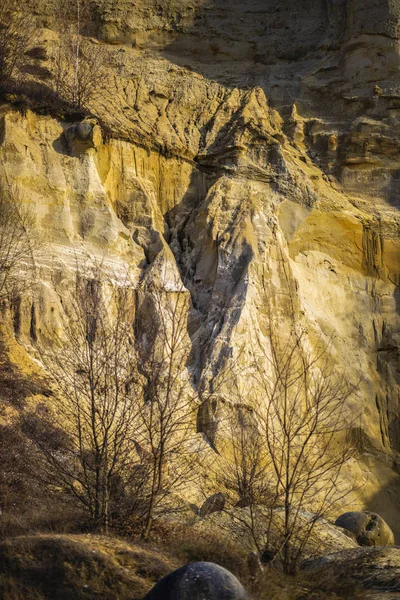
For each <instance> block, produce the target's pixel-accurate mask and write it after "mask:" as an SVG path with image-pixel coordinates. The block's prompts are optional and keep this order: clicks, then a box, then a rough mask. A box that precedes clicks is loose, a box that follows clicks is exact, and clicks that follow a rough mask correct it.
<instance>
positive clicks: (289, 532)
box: [255, 324, 357, 574]
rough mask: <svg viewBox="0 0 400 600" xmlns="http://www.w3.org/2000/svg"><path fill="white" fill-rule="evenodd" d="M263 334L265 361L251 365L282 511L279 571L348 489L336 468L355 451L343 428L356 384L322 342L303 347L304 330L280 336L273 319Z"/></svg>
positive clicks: (288, 568)
mask: <svg viewBox="0 0 400 600" xmlns="http://www.w3.org/2000/svg"><path fill="white" fill-rule="evenodd" d="M268 338H269V339H268V341H269V351H267V350H266V351H265V356H264V358H265V359H267V366H268V368H267V369H266V368H265V362H264V365H263V366H261V364H260V363H256V368H255V379H256V384H257V385H258V386H259V389H260V398H259V400H260V402H259V403H257V404H258V406H259V408H258V409H257V416H258V419H259V421H260V423H261V426H262V430H263V435H264V439H265V444H266V448H267V450H268V455H269V463H270V467H271V471H272V474H273V479H274V497H275V498H276V502H277V503H279V505H280V506H282V508H283V518H280V516H279V515H276V518H275V517H274V523H273V528H274V530H275V536H276V535H277V536H278V540H279V543H278V549H279V555H280V556H281V560H282V564H283V569H284V572H285V573H288V574H292V573H295V572H296V571H297V569H298V565H299V562H300V559H301V557H302V556H303V554H304V551H305V549H306V547H307V544H308V543H309V541H310V538H311V535H312V533H313V530H314V527H315V524H316V523H317V522H318V521H319V520H320V519H321V518H323V517H326V516H327V515H329V514H330V513H331V512H332V511H333V510H334V509H335V507H337V506H338V505H339V504H340V503H341V502H343V501H344V499H345V498H346V496H348V494H349V493H350V492H351V491H353V488H352V487H350V488H349V486H346V485H343V482H341V474H342V471H343V467H344V465H345V464H346V463H347V462H348V461H349V460H350V459H351V458H352V457H353V456H354V450H353V448H352V447H351V445H349V443H348V440H347V438H346V430H347V429H348V428H349V427H350V426H351V423H354V421H355V418H356V417H355V416H354V415H353V414H351V410H350V407H349V404H348V401H349V398H350V397H351V396H352V394H354V392H355V391H356V388H357V384H352V383H350V382H349V381H348V380H346V379H345V378H344V376H342V375H340V373H336V372H335V369H334V367H333V366H332V365H331V364H330V362H329V357H328V350H327V348H326V347H324V348H323V349H322V350H321V351H320V352H317V353H315V352H312V351H311V350H308V349H307V343H306V339H305V335H304V333H303V332H300V333H298V332H297V331H296V329H295V328H294V329H293V330H292V331H291V332H290V333H289V334H288V336H287V337H286V339H285V337H284V336H282V333H281V334H280V337H279V336H278V334H277V329H276V328H274V327H273V326H272V324H271V327H270V331H269V336H268ZM260 347H263V346H262V345H261V344H260ZM305 513H306V514H305ZM305 517H306V518H305ZM275 544H276V541H275Z"/></svg>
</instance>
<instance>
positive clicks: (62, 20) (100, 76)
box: [52, 0, 106, 108]
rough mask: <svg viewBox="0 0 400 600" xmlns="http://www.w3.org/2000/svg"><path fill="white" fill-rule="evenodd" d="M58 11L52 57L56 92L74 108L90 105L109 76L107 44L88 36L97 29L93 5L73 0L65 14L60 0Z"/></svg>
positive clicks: (102, 88)
mask: <svg viewBox="0 0 400 600" xmlns="http://www.w3.org/2000/svg"><path fill="white" fill-rule="evenodd" d="M56 12H57V23H58V24H59V25H61V27H60V31H59V34H60V36H59V40H58V42H57V43H56V44H55V46H54V48H53V57H52V62H53V70H54V75H55V77H54V79H55V91H56V93H57V94H58V96H59V97H60V98H61V99H63V100H65V101H66V102H68V103H69V104H71V106H73V107H74V108H88V105H89V104H90V102H92V101H93V100H95V99H96V97H98V96H99V95H100V94H101V93H102V91H104V87H105V86H104V79H105V76H106V72H105V69H104V64H105V62H106V53H105V50H104V47H102V46H101V45H100V44H98V43H95V42H94V41H93V40H90V39H88V37H85V36H89V35H91V34H93V32H94V17H93V15H92V12H91V6H90V3H89V2H87V1H86V2H85V1H84V0H74V1H73V2H72V3H71V6H70V10H69V11H68V13H66V11H65V7H64V4H63V3H61V2H60V4H59V5H58V9H57V11H56Z"/></svg>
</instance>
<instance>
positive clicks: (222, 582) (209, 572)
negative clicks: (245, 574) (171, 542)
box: [143, 562, 248, 600]
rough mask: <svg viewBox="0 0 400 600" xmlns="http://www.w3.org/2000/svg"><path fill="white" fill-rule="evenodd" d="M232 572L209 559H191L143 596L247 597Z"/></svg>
mask: <svg viewBox="0 0 400 600" xmlns="http://www.w3.org/2000/svg"><path fill="white" fill-rule="evenodd" d="M247 599H248V595H247V593H246V591H245V589H244V588H243V586H242V585H241V583H240V582H239V581H238V579H236V577H235V576H234V575H232V573H230V572H229V571H227V569H224V568H223V567H220V566H219V565H216V564H214V563H208V562H197V563H191V564H189V565H186V566H185V567H182V568H180V569H178V570H177V571H174V572H173V573H170V574H169V575H167V576H166V577H164V578H163V579H161V581H159V582H158V583H157V584H156V585H155V586H154V588H153V589H152V590H151V591H150V592H149V593H148V594H147V596H145V597H144V599H143V600H247Z"/></svg>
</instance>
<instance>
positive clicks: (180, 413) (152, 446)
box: [137, 286, 198, 539]
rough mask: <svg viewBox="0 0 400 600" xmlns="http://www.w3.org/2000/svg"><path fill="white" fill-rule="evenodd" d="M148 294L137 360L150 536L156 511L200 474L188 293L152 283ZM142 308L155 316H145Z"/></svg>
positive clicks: (145, 532)
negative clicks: (141, 380)
mask: <svg viewBox="0 0 400 600" xmlns="http://www.w3.org/2000/svg"><path fill="white" fill-rule="evenodd" d="M144 297H145V298H146V300H145V303H146V305H145V306H142V310H141V311H139V313H138V319H139V321H138V342H137V343H138V362H139V370H140V373H141V375H142V376H143V378H144V394H143V403H142V405H141V410H140V414H139V422H140V427H139V431H140V433H139V436H138V440H139V442H140V445H141V447H142V448H143V449H144V450H145V452H146V454H147V465H148V477H149V485H148V489H147V494H146V498H145V503H144V507H145V510H144V525H143V531H142V535H143V537H144V538H145V539H147V538H148V537H149V535H150V532H151V529H152V527H153V522H154V518H155V515H156V514H157V515H159V514H160V513H162V512H165V511H166V510H168V501H169V499H170V497H171V495H172V494H178V493H179V491H181V490H182V488H185V487H186V486H188V485H189V483H190V480H191V479H193V478H194V477H195V476H196V475H195V468H194V462H195V457H196V443H195V420H196V411H197V409H198V402H196V398H197V396H196V393H195V392H194V390H193V388H192V386H191V382H190V377H189V374H188V370H187V363H188V359H189V356H190V351H191V344H190V339H189V338H188V334H187V318H188V308H189V302H190V300H189V299H188V294H187V293H184V291H182V292H167V291H162V290H161V289H159V288H156V287H154V286H151V287H150V288H149V287H148V288H147V289H146V290H145V296H144ZM143 310H145V311H146V312H147V314H148V315H149V314H150V315H151V322H149V320H148V318H147V320H146V321H145V322H144V321H143V320H142V321H140V319H141V317H143Z"/></svg>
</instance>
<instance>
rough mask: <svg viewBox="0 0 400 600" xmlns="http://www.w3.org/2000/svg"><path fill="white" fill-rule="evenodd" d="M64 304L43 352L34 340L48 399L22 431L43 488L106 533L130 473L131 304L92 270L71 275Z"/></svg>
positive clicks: (125, 288) (125, 292)
mask: <svg viewBox="0 0 400 600" xmlns="http://www.w3.org/2000/svg"><path fill="white" fill-rule="evenodd" d="M66 300H67V301H66V302H64V306H65V307H66V313H65V315H64V318H63V319H62V333H60V334H59V335H57V333H56V332H54V331H50V332H47V333H48V335H49V337H53V340H52V342H51V343H47V346H46V345H45V343H44V342H43V341H42V342H41V340H38V350H39V354H40V357H41V359H42V361H43V363H44V366H45V368H46V371H47V373H48V374H49V376H50V379H51V381H52V387H53V391H54V397H53V399H52V402H51V406H49V407H47V408H44V407H42V409H40V407H39V412H37V413H36V415H34V416H32V415H31V416H30V419H29V420H28V421H27V423H26V429H27V431H28V433H29V434H30V436H31V438H32V439H33V441H34V442H35V443H36V445H37V446H38V447H39V449H40V450H41V452H42V455H43V456H44V458H45V461H46V464H47V477H48V482H49V483H50V484H51V485H52V486H58V487H60V488H61V489H63V490H65V491H66V492H67V493H68V494H69V495H70V496H71V497H72V498H74V499H75V500H76V501H77V502H78V503H79V504H80V505H81V506H83V507H84V508H85V509H86V510H87V512H88V513H89V515H90V518H91V520H92V522H93V524H94V525H95V526H96V527H101V528H102V529H103V530H105V531H107V529H108V527H109V524H110V519H111V515H112V512H113V509H114V508H115V506H114V504H115V500H116V494H118V493H120V491H121V488H122V491H126V490H127V489H128V488H130V486H131V485H132V477H133V476H134V473H135V471H134V464H135V455H134V452H132V449H133V448H134V444H133V435H132V432H133V429H134V423H135V418H136V413H137V395H136V394H137V382H136V381H135V373H136V366H135V353H134V343H133V329H132V325H133V320H134V304H133V296H132V291H131V289H130V288H129V285H128V284H127V282H125V283H124V284H123V285H117V284H116V283H115V282H107V280H106V279H105V278H104V277H103V276H102V273H101V266H99V265H97V266H96V265H95V266H94V267H93V268H88V267H85V268H84V269H80V270H79V271H78V274H77V278H76V286H75V289H74V291H73V293H71V294H69V295H68V296H67V298H66ZM40 410H41V412H40ZM50 432H53V434H52V435H50ZM113 503H114V504H113Z"/></svg>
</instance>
